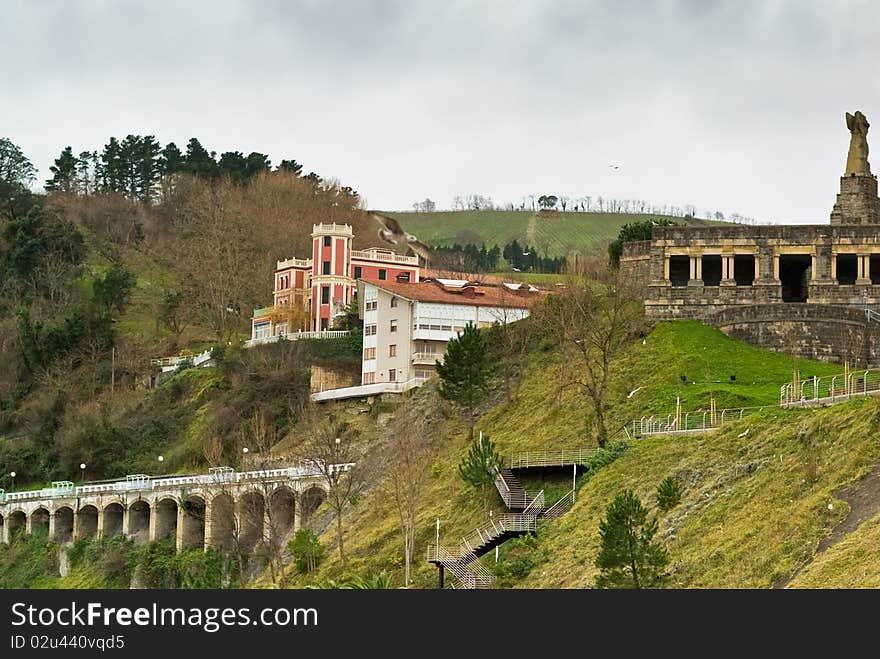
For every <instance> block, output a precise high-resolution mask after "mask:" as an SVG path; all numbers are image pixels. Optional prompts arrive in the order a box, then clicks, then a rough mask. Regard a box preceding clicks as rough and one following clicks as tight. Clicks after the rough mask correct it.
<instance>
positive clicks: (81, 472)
mask: <svg viewBox="0 0 880 659" xmlns="http://www.w3.org/2000/svg"><path fill="white" fill-rule="evenodd" d="M79 482H80V483H85V482H86V463H85V462H80V463H79Z"/></svg>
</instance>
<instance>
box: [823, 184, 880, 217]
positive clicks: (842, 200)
mask: <svg viewBox="0 0 880 659" xmlns="http://www.w3.org/2000/svg"><path fill="white" fill-rule="evenodd" d="M831 224H832V225H835V224H878V225H880V198H878V196H877V177H876V176H874V175H873V174H850V175H849V176H841V177H840V194H838V195H837V202H836V203H835V204H834V208H833V209H832V210H831Z"/></svg>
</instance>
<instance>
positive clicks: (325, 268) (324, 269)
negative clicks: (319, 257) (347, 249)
mask: <svg viewBox="0 0 880 659" xmlns="http://www.w3.org/2000/svg"><path fill="white" fill-rule="evenodd" d="M321 272H322V273H323V274H325V275H329V274H330V261H324V264H323V267H322V270H321Z"/></svg>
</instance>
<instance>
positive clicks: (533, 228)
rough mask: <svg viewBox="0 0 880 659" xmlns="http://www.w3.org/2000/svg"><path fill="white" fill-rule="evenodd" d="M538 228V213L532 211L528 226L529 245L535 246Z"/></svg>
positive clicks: (527, 243) (527, 239) (527, 237)
mask: <svg viewBox="0 0 880 659" xmlns="http://www.w3.org/2000/svg"><path fill="white" fill-rule="evenodd" d="M537 230H538V214H537V213H532V216H531V217H530V218H529V223H528V225H527V226H526V245H528V246H529V247H534V246H535V235H536V232H537Z"/></svg>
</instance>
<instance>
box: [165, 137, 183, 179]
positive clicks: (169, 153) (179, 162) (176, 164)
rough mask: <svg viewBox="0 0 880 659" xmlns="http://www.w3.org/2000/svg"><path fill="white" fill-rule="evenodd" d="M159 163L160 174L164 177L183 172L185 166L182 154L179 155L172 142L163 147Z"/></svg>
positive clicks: (179, 152)
mask: <svg viewBox="0 0 880 659" xmlns="http://www.w3.org/2000/svg"><path fill="white" fill-rule="evenodd" d="M160 162H161V167H162V174H163V175H165V176H171V175H173V174H177V173H178V172H181V171H183V168H184V165H185V164H186V161H185V159H184V156H183V153H181V151H180V149H179V148H178V147H177V145H176V144H175V143H174V142H169V143H168V144H166V145H165V148H164V149H162V158H161V161H160Z"/></svg>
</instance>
